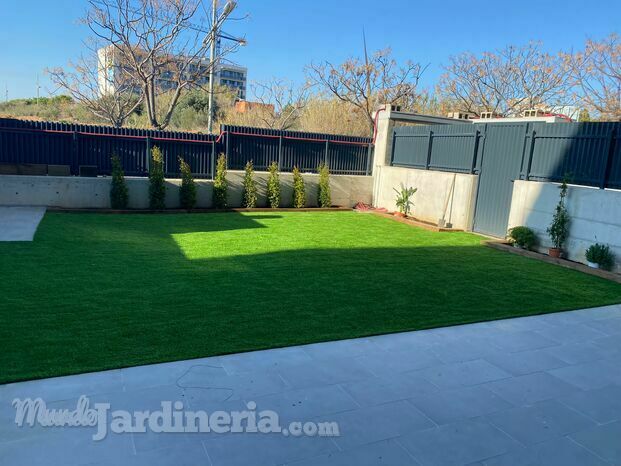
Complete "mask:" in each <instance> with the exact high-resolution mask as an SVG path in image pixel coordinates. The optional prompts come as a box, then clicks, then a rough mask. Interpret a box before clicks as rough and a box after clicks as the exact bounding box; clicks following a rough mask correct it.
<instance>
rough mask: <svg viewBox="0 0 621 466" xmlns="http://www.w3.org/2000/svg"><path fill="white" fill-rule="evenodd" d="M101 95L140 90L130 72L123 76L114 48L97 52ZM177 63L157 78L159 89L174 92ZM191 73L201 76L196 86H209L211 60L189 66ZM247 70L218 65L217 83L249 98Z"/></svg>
mask: <svg viewBox="0 0 621 466" xmlns="http://www.w3.org/2000/svg"><path fill="white" fill-rule="evenodd" d="M97 59H98V70H97V71H98V72H97V77H98V81H99V92H101V94H102V95H109V94H112V93H113V92H116V91H117V90H119V89H120V88H122V89H125V90H132V89H133V90H134V91H136V92H139V91H140V89H139V87H138V85H137V84H136V83H135V82H132V80H131V79H130V78H128V77H127V76H129V74H128V73H124V72H123V69H124V68H126V64H124V63H123V59H122V57H121V56H120V54H119V53H116V51H115V48H114V46H112V45H109V46H107V47H102V48H100V49H99V50H97ZM174 63H175V60H174V59H173V60H171V65H170V67H171V70H164V71H162V72H160V73H159V76H158V78H157V86H158V87H159V88H160V89H161V90H163V91H166V90H169V89H174V88H175V87H176V86H175V82H174V77H175V73H176V70H174ZM178 63H182V58H179V59H178ZM188 73H192V74H198V75H200V77H199V79H198V80H196V85H197V86H201V87H206V86H207V85H208V84H209V60H208V59H204V60H202V61H201V62H200V63H199V64H190V65H189V67H188ZM247 74H248V69H247V68H245V67H243V66H236V65H231V64H227V63H218V64H217V65H216V68H215V70H214V78H215V79H214V82H215V84H216V85H221V86H226V87H228V88H230V89H233V90H235V91H236V92H237V97H238V98H239V99H240V100H244V99H245V98H246V79H247Z"/></svg>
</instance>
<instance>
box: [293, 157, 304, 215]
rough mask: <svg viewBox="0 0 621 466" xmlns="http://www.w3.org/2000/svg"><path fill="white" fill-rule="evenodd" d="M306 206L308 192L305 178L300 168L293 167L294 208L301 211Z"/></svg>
mask: <svg viewBox="0 0 621 466" xmlns="http://www.w3.org/2000/svg"><path fill="white" fill-rule="evenodd" d="M305 205H306V190H305V189H304V178H302V174H301V173H300V170H299V169H298V167H293V207H295V208H296V209H301V208H302V207H304V206H305Z"/></svg>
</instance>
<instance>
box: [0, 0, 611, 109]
mask: <svg viewBox="0 0 621 466" xmlns="http://www.w3.org/2000/svg"><path fill="white" fill-rule="evenodd" d="M86 5H87V2H86V1H84V0H53V1H50V0H22V1H10V2H8V1H5V2H3V4H2V6H1V7H0V96H1V97H2V100H4V91H5V84H6V86H7V87H8V91H9V98H17V97H28V96H33V95H35V94H36V75H37V73H39V75H40V80H41V85H42V91H41V92H42V95H45V94H46V90H47V89H50V88H51V86H50V84H49V82H48V80H47V79H46V78H45V74H44V71H43V70H44V69H45V68H46V67H54V66H62V65H64V64H66V63H67V61H68V60H70V59H71V58H73V57H76V56H78V55H79V54H80V52H81V51H82V49H83V45H82V40H83V39H84V38H85V37H86V34H87V33H88V30H87V29H86V28H85V27H84V26H82V25H80V24H79V23H78V18H79V17H80V16H81V15H82V14H83V13H84V10H85V8H86ZM243 14H248V15H249V17H248V19H246V20H244V21H236V22H233V23H232V24H230V25H229V26H227V27H226V28H225V30H226V31H227V32H229V33H231V34H238V35H242V34H243V35H245V36H246V38H247V40H248V46H247V47H245V48H244V49H242V50H241V51H240V52H238V53H237V54H236V55H235V56H234V57H232V58H233V59H234V60H235V62H237V63H239V64H241V65H244V66H247V67H248V70H249V71H248V74H249V79H250V80H259V81H260V80H265V79H268V78H270V77H272V76H278V77H286V78H289V79H292V80H295V81H299V82H301V81H303V77H304V75H303V68H304V65H305V64H307V63H309V62H310V61H312V60H321V59H328V60H330V61H333V62H339V61H342V60H344V59H345V58H347V57H348V56H350V55H353V54H358V55H359V54H360V52H361V49H362V32H361V31H362V28H363V27H364V28H365V30H366V35H367V43H368V46H369V49H373V50H375V49H379V48H384V47H388V46H390V47H392V49H393V51H394V54H395V56H396V57H397V58H398V59H399V60H407V59H411V60H413V61H417V62H421V63H423V64H427V63H430V68H429V69H428V71H427V72H426V74H425V76H424V79H423V84H425V85H431V84H433V82H434V81H435V79H436V78H437V76H438V75H439V73H440V66H441V64H442V63H444V62H446V60H447V58H448V57H449V56H450V55H454V54H457V53H459V52H462V51H472V52H480V51H483V50H489V49H493V48H497V47H502V46H504V45H506V44H521V43H526V42H528V41H529V40H540V41H542V42H543V43H544V45H545V47H546V49H548V50H550V51H556V50H559V49H571V48H577V47H580V46H581V45H582V44H583V43H584V40H585V39H586V38H587V37H591V38H601V37H603V36H605V35H607V34H609V33H611V32H617V33H621V30H620V29H621V1H619V0H594V1H591V2H584V1H583V0H580V1H579V0H564V1H558V0H537V1H535V0H515V1H508V0H495V1H492V0H479V1H470V2H468V1H463V0H462V1H454V0H444V1H442V2H428V1H420V0H393V1H387V0H383V1H380V0H313V1H304V0H288V1H286V0H238V9H237V12H236V16H240V15H243Z"/></svg>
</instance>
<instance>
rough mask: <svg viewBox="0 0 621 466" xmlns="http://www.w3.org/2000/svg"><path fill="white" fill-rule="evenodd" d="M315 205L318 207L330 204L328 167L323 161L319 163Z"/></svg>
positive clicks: (329, 205)
mask: <svg viewBox="0 0 621 466" xmlns="http://www.w3.org/2000/svg"><path fill="white" fill-rule="evenodd" d="M317 205H318V206H319V207H331V206H332V197H331V194H330V169H329V168H328V166H327V165H326V164H325V163H322V164H321V165H319V189H318V190H317Z"/></svg>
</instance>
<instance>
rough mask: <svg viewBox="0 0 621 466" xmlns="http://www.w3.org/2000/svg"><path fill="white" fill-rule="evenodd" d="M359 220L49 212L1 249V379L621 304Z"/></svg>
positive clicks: (584, 283)
mask: <svg viewBox="0 0 621 466" xmlns="http://www.w3.org/2000/svg"><path fill="white" fill-rule="evenodd" d="M480 241H481V238H480V237H478V236H476V235H472V234H466V233H433V232H429V231H425V230H421V229H417V228H412V227H410V226H407V225H403V224H400V223H397V222H394V221H392V220H390V219H386V218H380V217H376V216H373V215H364V214H356V213H353V212H293V213H291V212H289V213H285V212H274V213H256V214H247V213H244V214H240V213H221V214H193V215H183V214H179V215H98V214H64V213H48V214H47V215H46V216H45V218H44V219H43V222H42V223H41V225H40V227H39V230H38V232H37V235H36V237H35V241H34V242H32V243H0V257H1V258H2V259H1V260H0V296H1V300H0V318H1V321H0V322H1V323H2V325H1V327H0V382H9V381H16V380H24V379H32V378H39V377H49V376H56V375H64V374H72V373H78V372H86V371H95V370H101V369H110V368H118V367H125V366H132V365H138V364H146V363H154V362H162V361H171V360H178V359H186V358H196V357H202V356H210V355H216V354H224V353H233V352H239V351H247V350H254V349H260V348H270V347H278V346H286V345H295V344H301V343H309V342H317V341H325V340H335V339H342V338H351V337H359V336H364V335H372V334H379V333H387V332H398V331H404V330H415V329H423V328H430V327H437V326H443V325H451V324H459V323H464V322H475V321H483V320H490V319H499V318H504V317H511V316H523V315H529V314H539V313H544V312H551V311H560V310H567V309H576V308H583V307H591V306H599V305H605V304H612V303H618V302H621V285H617V284H615V283H612V282H609V281H605V280H602V279H599V278H596V277H593V276H590V275H585V274H582V273H580V272H576V271H573V270H567V269H563V268H560V267H557V266H553V265H549V264H545V263H542V262H539V261H535V260H531V259H527V258H524V257H519V256H515V255H512V254H506V253H502V252H499V251H495V250H492V249H490V248H487V247H484V246H481V245H480Z"/></svg>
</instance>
